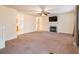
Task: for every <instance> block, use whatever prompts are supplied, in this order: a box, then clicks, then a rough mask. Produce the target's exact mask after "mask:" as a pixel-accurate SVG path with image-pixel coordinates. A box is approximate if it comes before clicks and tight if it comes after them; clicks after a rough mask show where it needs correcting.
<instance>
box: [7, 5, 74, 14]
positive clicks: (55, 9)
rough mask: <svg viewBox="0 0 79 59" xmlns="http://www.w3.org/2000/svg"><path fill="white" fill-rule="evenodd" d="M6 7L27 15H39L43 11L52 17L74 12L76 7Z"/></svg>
mask: <svg viewBox="0 0 79 59" xmlns="http://www.w3.org/2000/svg"><path fill="white" fill-rule="evenodd" d="M6 7H10V8H14V9H16V10H18V11H21V12H24V13H26V14H32V15H37V13H40V12H41V11H42V9H44V10H45V11H47V12H50V13H51V14H50V15H53V14H59V13H65V12H70V11H72V10H74V8H75V5H6Z"/></svg>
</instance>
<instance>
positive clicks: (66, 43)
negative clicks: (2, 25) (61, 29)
mask: <svg viewBox="0 0 79 59" xmlns="http://www.w3.org/2000/svg"><path fill="white" fill-rule="evenodd" d="M0 53H1V54H52V53H54V54H78V53H79V48H77V47H74V45H73V36H72V35H69V34H63V33H54V32H32V33H25V34H23V35H19V36H18V37H17V39H14V40H10V41H7V42H6V47H5V48H4V49H1V50H0Z"/></svg>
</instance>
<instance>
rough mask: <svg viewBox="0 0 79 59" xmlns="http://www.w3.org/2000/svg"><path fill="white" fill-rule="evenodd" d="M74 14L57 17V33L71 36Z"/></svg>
mask: <svg viewBox="0 0 79 59" xmlns="http://www.w3.org/2000/svg"><path fill="white" fill-rule="evenodd" d="M74 17H75V16H74V12H71V13H64V14H60V15H58V24H57V27H58V30H57V31H58V32H61V33H69V34H73V28H74Z"/></svg>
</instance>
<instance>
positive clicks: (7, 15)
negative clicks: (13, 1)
mask: <svg viewBox="0 0 79 59" xmlns="http://www.w3.org/2000/svg"><path fill="white" fill-rule="evenodd" d="M16 15H17V11H16V10H15V9H11V8H7V7H4V6H0V28H1V29H2V31H1V32H3V34H1V35H2V37H3V38H2V39H1V38H0V48H2V47H4V45H5V41H7V40H9V39H13V38H16ZM3 27H4V28H3Z"/></svg>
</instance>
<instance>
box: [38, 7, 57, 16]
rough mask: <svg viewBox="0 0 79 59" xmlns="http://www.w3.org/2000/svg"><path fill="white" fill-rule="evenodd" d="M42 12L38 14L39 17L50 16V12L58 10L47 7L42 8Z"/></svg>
mask: <svg viewBox="0 0 79 59" xmlns="http://www.w3.org/2000/svg"><path fill="white" fill-rule="evenodd" d="M40 9H41V11H40V12H37V14H38V15H39V16H48V15H49V14H52V13H51V12H50V11H52V10H56V9H46V7H45V6H40Z"/></svg>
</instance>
